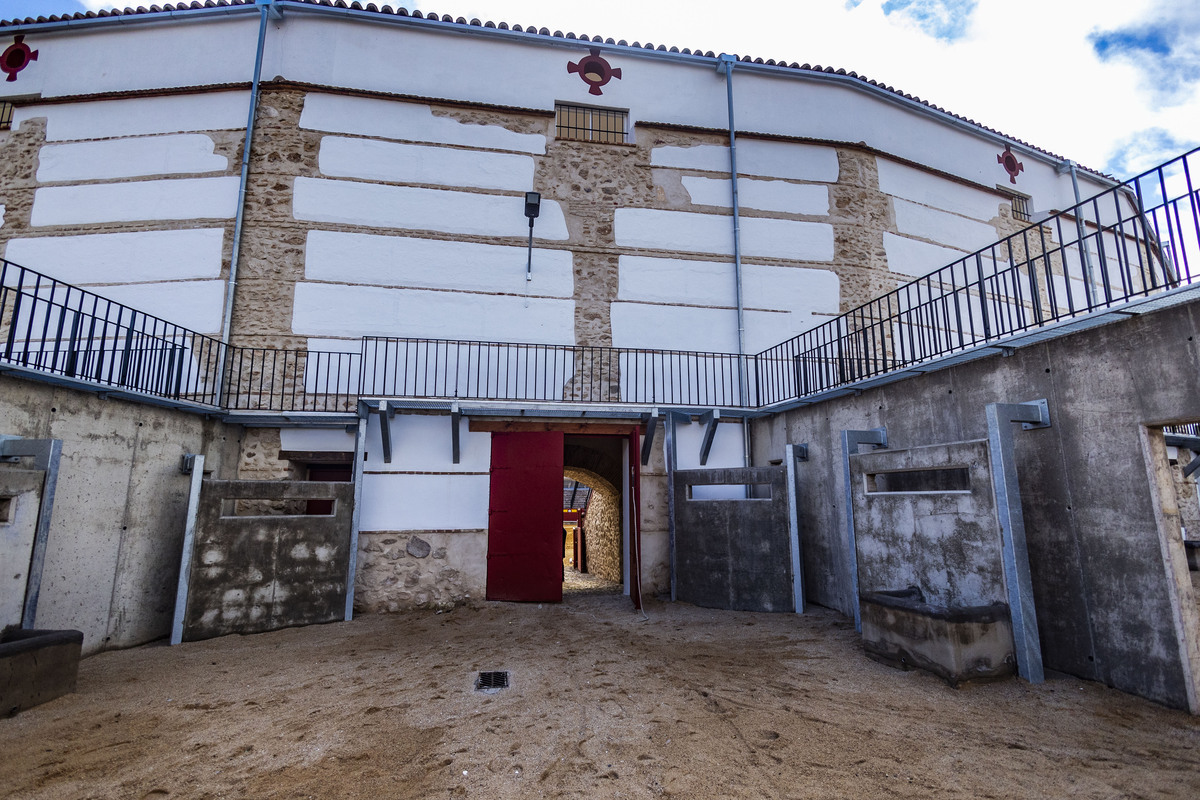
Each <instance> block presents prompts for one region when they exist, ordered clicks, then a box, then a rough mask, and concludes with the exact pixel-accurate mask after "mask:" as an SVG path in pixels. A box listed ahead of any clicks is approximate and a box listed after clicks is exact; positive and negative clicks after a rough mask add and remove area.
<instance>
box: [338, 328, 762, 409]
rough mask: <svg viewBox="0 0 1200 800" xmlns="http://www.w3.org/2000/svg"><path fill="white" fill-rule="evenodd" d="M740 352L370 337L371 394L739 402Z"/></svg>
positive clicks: (365, 389)
mask: <svg viewBox="0 0 1200 800" xmlns="http://www.w3.org/2000/svg"><path fill="white" fill-rule="evenodd" d="M737 364H738V356H737V355H734V354H730V353H701V352H690V351H683V350H639V349H632V348H619V347H580V346H575V345H545V344H515V343H501V342H475V341H446V340H440V339H399V338H386V337H367V338H366V339H364V340H363V356H362V381H361V384H360V388H359V393H360V394H361V395H362V396H364V397H414V398H447V399H471V400H515V401H523V402H579V403H629V404H662V405H681V406H707V407H713V406H719V407H725V408H729V407H739V406H752V405H754V402H753V398H745V399H743V398H742V397H740V396H739V391H738V380H737Z"/></svg>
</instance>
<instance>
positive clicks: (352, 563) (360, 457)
mask: <svg viewBox="0 0 1200 800" xmlns="http://www.w3.org/2000/svg"><path fill="white" fill-rule="evenodd" d="M369 414H370V412H369V410H368V408H367V404H366V403H363V402H362V401H359V404H358V434H357V435H356V436H355V437H354V510H353V511H352V512H351V513H350V553H349V558H348V559H347V563H348V564H349V566H348V568H347V569H346V614H345V620H346V622H349V621H350V620H352V619H354V573H355V570H356V569H357V567H358V524H359V519H360V518H361V515H362V494H363V465H364V464H365V463H366V458H367V418H368V416H369Z"/></svg>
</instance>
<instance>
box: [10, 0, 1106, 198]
mask: <svg viewBox="0 0 1200 800" xmlns="http://www.w3.org/2000/svg"><path fill="white" fill-rule="evenodd" d="M290 1H291V2H295V3H303V4H305V5H319V6H329V7H334V8H346V9H352V10H355V11H363V12H366V13H372V14H383V15H392V16H401V17H412V18H413V19H426V20H431V21H434V22H440V23H448V24H451V25H464V26H468V27H476V28H478V27H483V28H494V29H497V30H512V31H514V32H517V33H525V34H527V35H533V36H546V37H549V38H555V39H576V40H578V41H582V42H588V41H590V42H592V43H595V44H605V45H611V46H614V47H632V48H636V49H642V50H655V51H659V52H669V53H679V54H681V55H691V56H693V57H695V56H699V57H702V58H716V55H715V54H714V53H713V51H711V50H707V51H704V52H703V53H702V52H701V51H700V50H698V49H697V50H689V49H688V48H686V47H685V48H683V49H682V50H680V49H679V48H678V47H671V48H669V49H668V47H667V46H666V45H662V44H660V45H655V44H653V43H651V42H646V43H645V44H642V43H640V42H636V41H635V42H634V43H633V44H627V43H626V41H625V40H624V39H620V40H616V41H614V40H613V39H611V38H608V39H606V38H604V37H602V36H591V37H589V36H588V35H587V34H579V35H578V36H576V35H575V33H573V32H571V31H568V32H566V33H563V32H562V31H554V32H553V33H551V32H550V30H549V29H547V28H539V27H537V26H536V25H530V26H528V27H522V26H521V25H513V26H511V27H510V26H509V25H508V23H505V22H491V21H490V20H489V21H487V22H480V21H479V20H478V19H472V20H470V21H469V22H468V21H467V20H466V19H465V18H464V17H451V16H450V15H449V14H445V15H442V16H440V17H439V15H438V14H437V13H436V12H433V11H429V12H426V13H424V14H422V13H421V12H420V11H418V10H413V11H409V10H407V9H405V8H402V7H393V6H390V5H382V6H377V5H376V4H375V3H367V4H365V5H364V4H362V3H360V2H357V0H355V2H351V3H347V2H346V0H290ZM252 5H254V0H204V2H200V1H199V0H192V2H181V3H166V4H164V5H162V6H158V5H152V6H150V8H146V7H145V6H138V7H137V8H125V9H123V10H122V9H111V10H108V9H104V10H100V11H87V12H82V11H81V12H77V13H74V14H61V15H59V14H55V15H52V16H50V17H44V16H39V17H36V18H35V17H26V18H24V19H11V20H0V29H2V28H5V27H11V26H14V25H33V24H37V23H44V22H59V21H64V20H82V19H96V18H99V17H117V16H131V15H141V14H160V13H168V12H173V11H187V10H192V9H200V8H216V7H231V6H252ZM737 58H738V60H739V61H740V62H741V63H747V64H763V65H765V66H774V67H780V68H783V69H792V70H796V71H797V72H820V73H825V74H829V75H843V76H845V77H847V78H850V79H853V80H858V81H862V82H863V83H865V84H868V85H870V86H873V87H875V88H878V89H882V90H883V91H886V92H891V93H892V94H895V95H897V96H899V97H903V98H905V99H906V100H911V101H912V102H914V103H920V104H921V105H923V106H926V107H927V108H930V109H933V110H934V111H937V112H938V113H941V114H945V115H946V116H948V117H951V118H953V119H956V120H959V121H961V122H966V123H968V124H970V125H973V126H975V127H977V128H979V129H980V130H984V131H987V132H988V133H992V134H995V135H996V136H999V137H1001V138H1003V139H1005V140H1006V141H1009V142H1013V143H1015V144H1020V145H1022V146H1024V147H1027V148H1029V149H1030V150H1035V151H1037V152H1039V153H1043V154H1045V155H1047V156H1050V157H1051V158H1055V159H1061V158H1062V157H1061V156H1059V155H1057V154H1055V153H1052V152H1050V151H1049V150H1045V149H1043V148H1041V147H1038V146H1036V145H1033V144H1030V143H1029V142H1026V141H1023V140H1021V139H1017V138H1015V137H1012V136H1009V135H1007V134H1005V133H1002V132H1000V131H998V130H996V129H995V128H990V127H988V126H986V125H983V124H981V123H979V122H976V121H975V120H973V119H970V118H969V117H964V116H961V115H959V114H955V113H953V112H951V111H947V110H946V109H944V108H942V107H941V106H938V105H934V104H933V103H930V102H928V101H927V100H922V99H921V98H920V97H916V96H914V95H911V94H908V93H907V92H903V91H901V90H899V89H896V88H894V87H892V86H889V85H888V84H885V83H880V82H879V81H875V80H872V79H870V78H867V77H866V76H865V75H859V74H858V73H857V72H847V71H846V70H844V69H836V70H835V69H834V68H833V67H822V66H821V65H820V64H817V65H815V66H811V65H809V64H797V63H796V62H795V61H792V62H790V63H789V62H787V61H785V60H779V61H776V60H775V59H766V60H765V61H764V60H763V59H762V58H753V57H751V56H737ZM1084 169H1086V168H1084ZM1086 171H1088V172H1091V173H1093V174H1095V175H1104V173H1102V172H1098V171H1096V170H1093V169H1087V170H1086ZM1105 177H1111V176H1105Z"/></svg>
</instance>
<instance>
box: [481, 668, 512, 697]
mask: <svg viewBox="0 0 1200 800" xmlns="http://www.w3.org/2000/svg"><path fill="white" fill-rule="evenodd" d="M507 688H508V672H507V671H505V672H481V673H479V677H478V678H476V679H475V691H477V692H487V693H488V694H492V693H494V692H498V691H500V690H501V689H507Z"/></svg>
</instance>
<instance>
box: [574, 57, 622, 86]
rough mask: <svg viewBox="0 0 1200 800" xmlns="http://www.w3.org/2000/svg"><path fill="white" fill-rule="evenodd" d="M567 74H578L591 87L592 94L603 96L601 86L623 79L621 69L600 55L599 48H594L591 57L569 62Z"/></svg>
mask: <svg viewBox="0 0 1200 800" xmlns="http://www.w3.org/2000/svg"><path fill="white" fill-rule="evenodd" d="M567 72H578V73H579V77H580V78H583V82H584V83H586V84H587V85H588V86H589V87H590V88H589V89H588V91H589V92H591V93H592V94H603V92H601V91H600V87H601V86H603V85H604V84H606V83H608V82H609V81H611V80H612V79H613V78H616V79H617V80H620V79H621V68H620V67H613V66H612V65H611V64H609V63H608V61H607V60H605V58H604V56H602V55H600V48H599V47H593V48H592V49H591V55H586V56H584V57H583V58H581V59H579V60H578V61H572V62H569V63H568V64H567Z"/></svg>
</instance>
